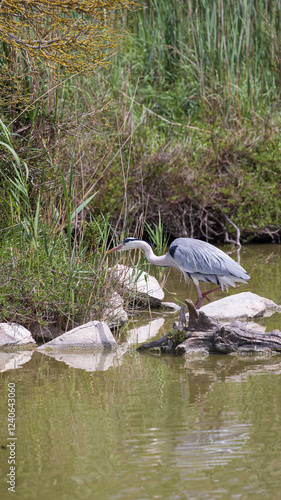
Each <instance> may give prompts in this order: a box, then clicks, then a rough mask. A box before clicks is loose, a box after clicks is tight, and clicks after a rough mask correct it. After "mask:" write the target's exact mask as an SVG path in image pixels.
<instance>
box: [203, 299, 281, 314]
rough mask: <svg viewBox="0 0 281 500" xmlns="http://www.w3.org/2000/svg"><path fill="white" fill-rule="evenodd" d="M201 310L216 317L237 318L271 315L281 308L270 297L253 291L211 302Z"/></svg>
mask: <svg viewBox="0 0 281 500" xmlns="http://www.w3.org/2000/svg"><path fill="white" fill-rule="evenodd" d="M200 311H202V312H204V313H205V314H206V315H207V316H210V317H211V318H214V319H237V318H258V317H264V316H270V315H271V314H273V313H274V312H276V311H281V308H280V306H278V305H277V304H275V303H274V302H273V301H272V300H270V299H267V298H265V297H260V296H259V295H256V294H255V293H252V292H242V293H238V294H236V295H228V296H227V297H224V298H223V299H220V300H216V301H215V302H210V303H209V304H206V305H205V306H203V307H201V308H200Z"/></svg>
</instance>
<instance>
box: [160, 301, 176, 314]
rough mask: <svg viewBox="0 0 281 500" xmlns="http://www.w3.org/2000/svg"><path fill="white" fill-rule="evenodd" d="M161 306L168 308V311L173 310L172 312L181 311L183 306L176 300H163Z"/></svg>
mask: <svg viewBox="0 0 281 500" xmlns="http://www.w3.org/2000/svg"><path fill="white" fill-rule="evenodd" d="M161 307H163V309H167V310H168V311H171V312H177V311H180V308H181V306H179V305H178V304H176V303H175V302H161Z"/></svg>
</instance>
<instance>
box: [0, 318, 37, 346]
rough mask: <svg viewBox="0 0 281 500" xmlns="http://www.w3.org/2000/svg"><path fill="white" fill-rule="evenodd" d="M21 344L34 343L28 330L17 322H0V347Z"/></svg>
mask: <svg viewBox="0 0 281 500" xmlns="http://www.w3.org/2000/svg"><path fill="white" fill-rule="evenodd" d="M23 344H35V340H34V339H33V338H32V335H31V333H30V331H29V330H27V329H26V328H24V326H22V325H18V324H17V323H0V347H1V346H6V345H17V346H18V345H23Z"/></svg>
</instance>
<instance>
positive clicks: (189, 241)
mask: <svg viewBox="0 0 281 500" xmlns="http://www.w3.org/2000/svg"><path fill="white" fill-rule="evenodd" d="M169 253H170V255H171V256H172V257H173V259H174V260H175V261H176V263H177V264H178V266H179V268H180V269H181V270H182V271H185V272H186V273H188V274H195V273H200V274H203V275H216V276H229V275H231V276H236V277H237V278H242V279H249V276H248V274H247V273H246V271H245V269H243V267H241V266H240V265H239V264H237V262H235V261H234V260H233V259H232V258H231V257H229V256H228V255H227V254H226V253H224V252H223V251H222V250H220V249H219V248H216V247H214V246H213V245H210V243H206V242H205V241H201V240H196V239H193V238H177V239H176V240H175V241H173V243H172V244H171V246H170V249H169Z"/></svg>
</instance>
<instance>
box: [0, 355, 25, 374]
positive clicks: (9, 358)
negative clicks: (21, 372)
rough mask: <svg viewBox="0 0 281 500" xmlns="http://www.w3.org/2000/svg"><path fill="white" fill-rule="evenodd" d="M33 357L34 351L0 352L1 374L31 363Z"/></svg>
mask: <svg viewBox="0 0 281 500" xmlns="http://www.w3.org/2000/svg"><path fill="white" fill-rule="evenodd" d="M32 356H33V350H32V351H21V352H0V372H6V371H7V370H15V369H16V368H21V366H22V365H24V364H25V363H27V362H28V361H30V359H31V357H32Z"/></svg>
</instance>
